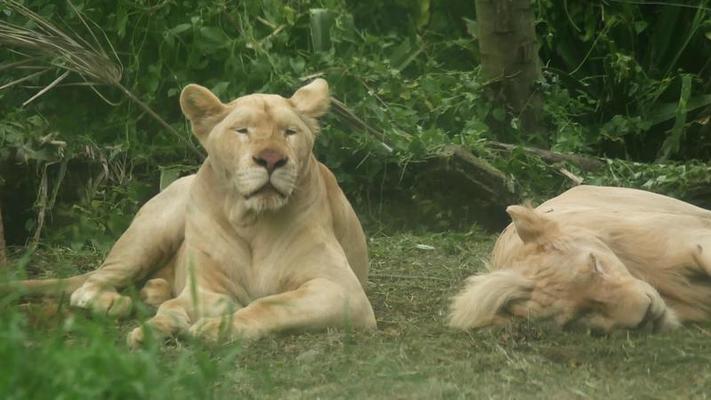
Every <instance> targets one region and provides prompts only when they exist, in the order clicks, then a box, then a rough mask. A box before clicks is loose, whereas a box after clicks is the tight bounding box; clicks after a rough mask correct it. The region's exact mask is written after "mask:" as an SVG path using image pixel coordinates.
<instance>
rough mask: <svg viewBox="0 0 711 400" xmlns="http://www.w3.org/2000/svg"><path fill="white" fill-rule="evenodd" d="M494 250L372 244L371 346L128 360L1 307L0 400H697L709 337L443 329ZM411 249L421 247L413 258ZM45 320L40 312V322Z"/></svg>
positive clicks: (94, 334) (454, 237)
mask: <svg viewBox="0 0 711 400" xmlns="http://www.w3.org/2000/svg"><path fill="white" fill-rule="evenodd" d="M492 243H493V238H492V237H490V236H487V235H484V234H482V233H479V232H477V231H474V232H473V233H470V234H459V233H451V234H411V233H396V234H392V235H390V236H385V235H384V234H378V235H376V236H374V237H372V238H371V239H370V254H371V278H370V286H369V288H368V294H369V297H370V299H371V301H372V303H373V306H374V308H375V312H376V315H377V318H378V330H377V331H376V332H372V333H363V332H342V331H328V332H322V333H305V334H293V335H283V336H275V337H269V338H265V339H262V340H259V341H257V342H254V343H250V344H246V345H245V346H243V347H240V346H238V345H230V346H215V347H208V346H203V345H200V344H198V343H190V342H185V341H183V340H171V341H170V342H169V343H167V345H165V346H157V345H152V346H149V347H148V348H147V349H145V350H142V351H137V352H129V351H128V349H127V348H126V346H125V345H124V337H125V334H126V332H127V331H128V330H129V329H130V328H132V327H133V326H135V325H136V323H137V322H136V320H135V319H132V320H129V321H125V322H114V321H110V320H104V319H96V318H88V317H86V316H84V315H83V314H79V313H75V314H69V315H68V316H67V315H66V313H65V312H61V313H58V314H56V315H54V316H52V315H51V314H52V312H49V313H48V314H49V315H44V316H43V314H42V310H43V309H45V308H46V307H43V306H42V304H40V305H36V306H35V307H34V308H31V309H29V311H28V308H27V307H26V306H25V307H24V308H23V310H24V311H22V312H21V311H18V310H19V308H18V306H17V304H16V303H17V301H16V299H9V298H8V299H5V300H3V301H2V302H1V303H0V313H1V314H0V360H1V361H0V365H1V366H0V371H2V372H1V373H0V398H3V399H12V398H33V399H43V398H52V399H57V398H65V399H76V398H107V399H108V398H117V399H119V398H121V399H125V398H150V399H163V398H165V399H183V398H185V399H188V398H191V399H194V398H201V399H210V398H232V399H251V398H255V399H284V398H287V399H302V398H303V399H315V398H323V399H338V398H343V399H353V398H363V399H366V398H367V399H439V398H443V399H470V398H477V399H479V398H481V399H485V398H515V399H521V398H543V399H570V398H606V399H626V398H627V399H670V398H707V397H709V396H710V395H709V393H711V390H710V389H709V386H710V385H709V384H711V350H710V349H711V346H710V344H711V337H710V336H711V333H710V332H709V331H711V325H708V324H706V325H701V326H689V327H685V328H683V329H681V330H678V331H676V332H673V333H670V334H664V335H645V334H636V333H630V334H626V333H622V334H619V335H614V336H609V337H608V336H602V337H600V336H591V335H589V334H587V333H585V332H580V331H577V332H561V331H559V330H557V329H555V328H552V327H550V326H547V325H545V324H532V323H529V322H527V321H521V322H518V323H516V324H514V325H513V326H511V327H509V328H506V329H503V330H499V331H489V332H479V333H465V332H457V331H452V330H450V329H447V328H446V327H445V325H444V319H445V315H446V309H447V305H448V298H449V297H450V296H451V295H452V294H454V293H455V291H456V290H457V289H458V288H459V286H460V284H461V281H462V279H463V278H464V277H465V276H467V275H469V274H470V273H472V272H475V271H477V270H480V269H482V268H483V261H482V260H483V259H485V257H486V255H487V253H488V251H489V250H490V248H491V245H492ZM418 244H425V245H429V246H433V247H434V249H433V250H424V249H420V248H418V247H417V245H418ZM33 260H36V261H37V263H36V264H33V265H34V268H33V274H36V275H41V276H48V275H52V274H51V273H50V272H49V271H53V270H61V271H62V273H66V272H68V271H70V270H71V268H72V267H73V268H77V267H78V266H79V265H81V268H82V269H83V268H85V267H86V266H87V265H91V264H95V263H96V262H98V260H99V255H98V254H86V253H82V254H78V253H75V252H72V251H67V250H61V249H47V250H44V251H43V252H41V253H40V254H38V255H36V256H35V257H34V258H33ZM50 311H51V310H50Z"/></svg>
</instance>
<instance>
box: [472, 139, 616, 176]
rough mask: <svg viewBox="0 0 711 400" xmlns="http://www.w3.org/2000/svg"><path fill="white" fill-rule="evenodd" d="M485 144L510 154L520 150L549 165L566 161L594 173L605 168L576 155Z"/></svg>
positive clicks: (493, 143) (600, 162)
mask: <svg viewBox="0 0 711 400" xmlns="http://www.w3.org/2000/svg"><path fill="white" fill-rule="evenodd" d="M486 143H487V145H489V146H490V147H493V148H495V149H498V150H504V151H507V152H512V151H514V150H516V149H521V150H523V151H524V152H526V153H529V154H533V155H536V156H538V157H540V158H541V159H543V160H544V161H547V162H549V163H557V162H563V161H566V162H569V163H571V164H573V165H575V166H577V167H578V168H580V169H582V170H583V171H586V172H590V171H594V170H597V169H600V168H602V167H604V166H605V163H604V162H603V161H601V160H599V159H597V158H593V157H586V156H581V155H578V154H563V153H556V152H554V151H550V150H544V149H539V148H536V147H526V146H517V145H513V144H508V143H501V142H495V141H488V142H486Z"/></svg>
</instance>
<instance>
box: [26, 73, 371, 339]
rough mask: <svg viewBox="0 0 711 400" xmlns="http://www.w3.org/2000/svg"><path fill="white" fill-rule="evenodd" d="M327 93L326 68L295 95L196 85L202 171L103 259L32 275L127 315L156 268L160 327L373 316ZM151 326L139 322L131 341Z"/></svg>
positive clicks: (186, 105) (150, 209) (358, 323)
mask: <svg viewBox="0 0 711 400" xmlns="http://www.w3.org/2000/svg"><path fill="white" fill-rule="evenodd" d="M329 101H330V97H329V92H328V84H327V83H326V81H324V80H323V79H317V80H315V81H313V82H312V83H311V84H309V85H307V86H305V87H302V88H301V89H299V90H298V91H297V92H296V93H295V94H294V95H293V96H292V97H291V98H288V99H287V98H283V97H281V96H277V95H269V94H253V95H249V96H244V97H240V98H238V99H236V100H234V101H232V102H230V103H227V104H223V103H222V102H220V100H219V99H218V98H217V97H215V95H213V94H212V93H211V92H210V91H209V90H207V89H206V88H204V87H201V86H198V85H188V86H187V87H185V89H183V91H182V93H181V95H180V106H181V108H182V110H183V113H184V114H185V116H186V117H187V118H188V119H189V120H190V122H191V125H192V130H193V133H194V134H195V136H196V137H197V138H198V139H199V141H200V143H201V144H202V145H203V147H204V148H205V149H206V150H207V153H208V157H207V159H206V160H205V162H204V163H203V165H202V166H201V167H200V170H199V171H198V172H197V174H195V175H192V176H188V177H184V178H182V179H179V180H177V181H175V182H174V183H173V184H171V185H170V186H169V187H167V188H166V189H165V190H164V191H163V192H161V193H160V194H158V195H156V196H155V197H154V198H152V199H151V200H150V201H149V202H147V203H146V204H145V205H144V206H143V207H142V208H141V210H140V211H139V212H138V214H137V215H136V217H135V219H134V220H133V222H132V223H131V226H130V227H129V228H128V230H127V231H126V232H125V233H124V234H123V235H122V236H121V237H120V238H119V240H118V242H116V244H115V245H114V247H113V248H112V249H111V252H110V253H109V255H108V257H107V258H106V261H104V263H103V264H102V265H101V267H100V268H99V269H98V270H96V271H94V272H91V273H89V274H86V275H82V276H78V277H74V278H69V279H65V280H51V281H25V282H24V283H23V284H24V286H25V287H26V288H27V289H28V290H29V291H30V292H34V293H37V292H48V291H52V290H56V288H57V287H60V286H63V287H64V289H63V290H64V291H66V292H71V298H70V299H71V300H70V301H71V304H72V305H73V306H76V307H81V308H90V309H93V310H94V311H98V312H102V313H108V314H109V315H124V314H127V313H128V312H129V311H130V309H131V299H130V298H129V297H126V296H122V295H120V294H119V293H118V290H120V289H122V288H125V287H127V286H129V285H132V284H135V283H137V282H142V281H145V280H146V279H148V281H147V283H146V285H145V287H144V288H143V290H142V291H141V296H142V297H143V299H144V300H145V301H146V302H147V303H149V304H152V305H156V306H159V307H158V311H157V313H156V315H155V316H154V317H153V318H151V319H150V320H148V321H147V322H146V323H145V325H147V326H149V327H150V328H152V330H153V331H154V332H155V333H156V334H157V335H160V336H167V335H175V334H180V333H186V332H189V333H190V334H192V335H194V336H198V337H201V338H205V339H208V340H215V339H217V338H218V337H220V336H221V335H224V336H226V337H227V338H228V339H229V338H236V337H240V338H255V337H259V336H262V335H266V334H269V333H272V332H278V331H285V330H292V329H318V328H325V327H340V326H344V325H349V326H352V327H355V328H373V327H375V318H374V315H373V309H372V308H371V305H370V302H369V301H368V299H367V297H366V295H365V292H364V287H365V284H366V280H367V274H368V259H367V252H366V243H365V236H364V234H363V230H362V228H361V226H360V223H359V222H358V219H357V217H356V215H355V213H354V211H353V209H352V208H351V205H350V203H349V202H348V200H347V199H346V197H345V196H344V195H343V192H342V191H341V189H340V188H339V186H338V183H337V182H336V179H335V177H334V176H333V174H332V173H331V172H330V171H329V170H328V168H326V167H325V166H324V165H323V164H321V163H319V162H318V161H317V160H316V158H315V157H314V155H313V154H312V148H313V144H314V139H315V138H316V136H317V134H318V131H319V127H318V123H317V121H316V118H317V117H320V116H321V115H323V114H324V113H326V111H327V110H328V107H329ZM74 289H76V290H74ZM144 335H145V331H144V329H143V328H136V329H135V330H133V331H132V332H131V333H130V334H129V335H128V343H129V345H130V346H133V347H135V346H138V345H140V344H141V343H142V342H143V341H144Z"/></svg>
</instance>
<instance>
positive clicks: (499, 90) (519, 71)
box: [475, 0, 543, 131]
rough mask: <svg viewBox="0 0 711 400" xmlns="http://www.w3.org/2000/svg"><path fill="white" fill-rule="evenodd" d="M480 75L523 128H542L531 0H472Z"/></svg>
mask: <svg viewBox="0 0 711 400" xmlns="http://www.w3.org/2000/svg"><path fill="white" fill-rule="evenodd" d="M475 6H476V15H477V25H478V27H479V52H480V53H481V68H482V74H483V78H484V79H485V80H487V81H489V82H491V88H492V91H493V93H492V94H493V96H494V99H495V100H496V101H497V102H501V103H503V105H505V106H507V108H509V109H510V110H511V111H513V112H514V113H517V114H518V115H519V118H520V121H521V126H522V127H523V129H524V130H526V131H538V130H540V128H541V115H542V109H543V101H542V97H541V95H540V93H537V92H536V90H535V87H534V85H535V82H536V81H537V80H539V79H540V78H541V62H540V60H539V57H538V47H539V45H538V42H537V40H536V29H535V16H534V15H533V8H532V5H531V0H475Z"/></svg>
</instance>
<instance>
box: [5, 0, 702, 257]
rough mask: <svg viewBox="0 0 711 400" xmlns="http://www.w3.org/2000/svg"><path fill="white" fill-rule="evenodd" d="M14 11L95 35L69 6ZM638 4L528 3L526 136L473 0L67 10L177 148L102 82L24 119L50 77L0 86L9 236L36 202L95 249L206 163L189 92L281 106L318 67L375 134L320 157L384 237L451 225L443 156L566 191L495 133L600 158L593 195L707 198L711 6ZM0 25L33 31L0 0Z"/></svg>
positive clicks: (53, 96) (340, 132)
mask: <svg viewBox="0 0 711 400" xmlns="http://www.w3.org/2000/svg"><path fill="white" fill-rule="evenodd" d="M22 3H23V4H24V5H25V6H27V7H28V8H30V9H32V10H34V11H35V12H37V13H39V14H40V15H41V16H43V17H45V18H47V19H48V20H50V21H52V22H53V23H55V24H57V25H58V26H60V27H62V28H63V29H65V30H66V31H68V32H73V33H74V34H75V35H78V36H82V37H89V36H88V35H89V29H87V27H86V26H85V25H84V24H83V23H82V22H81V19H80V18H79V16H78V14H77V12H76V11H75V9H74V8H73V7H72V6H70V4H69V3H67V2H64V1H49V0H25V1H23V2H22ZM643 3H644V2H626V1H618V0H614V1H612V0H606V1H589V2H570V1H564V2H563V7H561V4H560V2H558V1H552V0H537V1H534V2H533V4H534V7H535V12H536V15H537V17H538V18H539V20H538V23H537V31H538V35H539V41H540V44H541V50H540V56H541V58H542V60H543V64H544V65H545V68H544V80H543V81H541V82H540V85H539V90H540V91H542V92H543V95H544V99H545V104H544V113H545V116H544V120H545V124H546V129H545V130H544V132H543V133H539V134H535V135H533V134H531V133H530V132H523V131H522V130H521V129H520V127H519V124H518V120H517V116H516V115H514V114H512V113H511V112H510V110H507V109H506V108H505V107H503V106H501V105H497V104H494V103H492V102H490V101H489V100H488V99H487V96H486V87H487V82H483V81H482V79H480V77H479V72H478V47H477V45H478V43H477V37H476V15H475V10H474V4H473V2H472V1H464V0H418V1H406V0H395V1H389V2H380V1H370V0H368V1H355V0H320V1H306V0H291V1H276V0H264V1H236V2H228V1H220V0H212V1H207V0H200V1H181V0H162V1H156V0H118V1H111V2H109V1H88V0H75V1H73V2H72V4H73V5H74V7H75V8H76V10H79V12H80V13H81V15H82V16H84V17H85V18H87V19H88V20H90V21H92V23H91V24H90V26H91V30H92V31H93V32H95V33H97V37H98V39H97V40H98V42H99V43H101V44H102V46H103V47H105V48H109V47H110V46H112V47H113V48H114V49H115V50H116V53H117V56H118V59H119V60H120V63H121V64H122V66H123V79H122V83H123V84H124V86H126V87H128V88H130V90H131V91H132V92H134V93H135V94H137V95H138V96H139V97H140V98H141V99H142V100H143V101H144V102H146V103H147V104H149V105H150V107H151V108H153V109H154V110H155V111H156V112H157V113H158V114H160V115H161V116H162V117H163V118H164V119H165V120H167V121H169V122H170V123H171V124H172V125H173V126H174V127H175V129H177V130H178V131H179V132H181V133H182V134H183V136H184V139H185V140H182V141H181V140H177V139H176V138H175V137H173V136H171V135H170V134H168V133H167V132H166V131H165V129H164V128H162V127H161V126H160V125H159V124H158V123H156V122H155V120H153V119H151V118H150V117H149V116H148V115H147V114H146V113H145V112H144V111H143V110H141V109H140V108H139V107H137V106H136V105H135V104H134V103H132V102H130V101H129V100H128V99H127V98H126V97H125V96H123V95H122V93H121V92H120V91H118V90H117V89H115V88H111V87H97V88H96V89H97V90H98V91H99V92H100V93H101V95H102V97H104V98H105V99H106V100H108V101H104V100H102V98H100V97H99V96H98V95H97V94H96V93H95V92H93V91H92V90H90V89H89V88H88V87H86V86H82V79H81V78H80V77H79V76H76V75H74V76H71V78H70V79H69V80H68V81H64V83H69V84H62V85H60V86H58V87H56V88H54V89H52V90H51V91H49V92H48V93H46V94H45V95H43V96H41V97H40V98H39V99H37V100H35V101H33V102H31V103H30V104H29V105H27V106H26V107H22V106H21V104H22V102H24V101H25V100H27V99H28V98H30V97H31V96H32V95H34V94H35V93H36V92H37V91H38V90H40V89H41V88H43V87H45V86H46V85H47V84H48V83H49V82H51V81H52V80H54V79H55V78H56V77H57V76H59V74H60V73H61V72H62V71H61V70H60V69H56V68H55V69H52V70H50V71H48V72H46V73H44V74H41V75H39V76H37V77H34V78H32V79H29V80H27V81H24V82H22V84H19V85H14V86H12V87H10V88H7V89H4V90H0V115H2V116H3V117H2V119H1V120H0V168H1V169H0V179H1V180H0V204H2V206H3V209H4V210H5V225H6V226H7V228H6V229H7V233H6V234H7V236H8V239H9V241H10V242H11V243H12V244H23V243H25V242H26V241H27V240H28V238H29V237H31V236H32V234H33V232H36V230H37V225H38V217H37V215H38V213H39V210H41V209H43V208H44V209H46V210H48V211H49V217H48V223H49V229H45V230H43V231H42V233H43V237H44V238H45V239H46V240H48V241H49V242H50V243H61V244H66V245H69V246H71V247H74V248H79V247H83V246H91V247H96V248H100V249H103V248H105V247H106V246H107V245H108V244H110V242H111V239H112V238H115V237H116V236H117V235H118V234H119V233H120V232H121V231H122V230H123V229H124V228H125V227H126V226H127V224H128V222H129V221H130V218H131V216H132V215H133V214H134V212H135V210H136V208H137V206H138V205H140V204H141V203H142V202H143V201H145V200H146V199H147V198H148V197H150V196H151V195H152V194H154V193H155V192H156V191H157V190H158V189H159V186H160V182H161V180H163V181H167V180H170V179H171V178H172V177H175V176H178V175H180V174H186V173H189V172H191V171H193V170H194V169H195V168H196V166H197V165H198V163H199V159H198V158H197V157H195V156H194V155H193V154H192V153H190V152H189V151H188V149H187V145H186V141H187V140H192V139H191V138H190V135H189V133H188V127H187V126H186V124H185V123H184V119H183V117H182V116H181V115H180V111H179V107H178V100H177V99H178V94H179V90H180V88H181V87H182V86H184V85H186V84H187V83H190V82H197V83H200V84H202V85H205V86H207V87H208V88H210V89H212V90H213V91H214V92H215V93H216V94H218V95H219V96H220V97H221V98H223V99H230V98H233V97H236V96H239V95H242V94H246V93H251V92H257V91H259V92H273V93H279V94H282V95H285V96H288V95H289V94H290V93H291V92H292V91H293V90H295V88H297V87H299V86H300V85H301V84H302V83H303V81H304V80H305V79H308V78H309V77H311V76H314V75H315V74H319V75H323V76H324V77H325V78H326V79H327V80H328V81H329V82H330V84H331V86H332V93H333V95H334V96H336V97H337V98H338V99H340V100H341V101H343V102H344V103H345V104H346V105H347V106H348V107H349V108H350V109H352V111H353V112H354V113H355V114H356V115H357V116H359V117H360V118H361V119H363V120H364V121H365V122H366V123H367V124H369V125H370V126H371V127H374V128H375V132H377V133H373V132H368V131H365V130H363V129H358V128H357V127H354V125H353V124H349V123H347V122H346V121H344V120H343V119H339V118H338V117H336V116H335V115H330V116H328V117H326V118H325V120H324V121H323V124H324V125H325V127H324V130H323V132H324V134H323V135H322V137H321V138H320V141H319V143H318V145H317V146H318V148H317V153H318V156H319V158H320V159H321V160H322V161H324V162H325V163H326V164H327V165H329V166H330V167H331V168H332V169H333V170H334V171H335V172H336V174H337V176H338V177H339V180H340V182H341V184H342V185H343V186H344V188H345V189H346V191H347V192H348V195H349V197H350V198H351V199H352V200H353V201H354V202H355V203H356V205H357V207H358V208H359V209H360V210H361V214H362V215H364V216H365V218H366V220H368V218H369V217H371V218H370V220H372V221H376V222H375V224H376V225H377V224H378V223H379V222H378V221H382V220H384V219H387V217H386V216H385V215H386V214H388V212H387V211H388V210H389V209H398V207H393V206H392V204H393V203H402V202H406V203H407V204H408V205H410V210H412V209H414V210H416V211H417V213H418V215H419V216H420V218H418V221H419V222H418V223H421V224H425V222H423V221H425V220H435V221H440V222H439V223H438V224H435V227H436V228H439V229H442V228H446V227H449V226H450V225H451V221H453V220H456V219H457V218H458V217H459V216H458V215H457V207H456V206H449V205H448V204H447V203H446V201H441V199H439V201H437V199H433V198H431V197H427V196H425V195H423V193H421V191H419V192H418V190H417V176H418V175H417V172H418V171H420V170H421V169H422V168H423V167H424V166H426V165H427V164H426V161H427V160H428V159H431V158H432V157H435V156H437V154H438V152H439V151H440V150H441V149H442V147H443V146H444V145H446V144H450V143H454V144H460V145H463V146H465V147H466V148H468V149H470V150H471V151H472V152H473V153H474V154H476V155H477V156H479V157H482V158H483V159H485V160H487V161H489V162H491V163H492V164H493V165H494V166H496V167H497V168H499V169H501V170H502V171H504V172H505V173H506V174H508V175H509V176H510V177H511V178H512V179H513V180H514V181H515V182H516V184H517V186H516V189H517V194H518V197H519V198H534V199H538V198H541V197H544V196H547V195H550V194H552V193H557V192H559V191H561V190H563V189H565V188H566V187H568V186H570V185H571V183H570V181H568V180H567V179H566V178H565V177H564V176H563V175H561V174H560V173H559V170H560V167H561V165H551V164H550V163H546V162H544V161H542V160H540V159H538V158H536V157H533V156H531V155H530V154H528V153H526V152H525V151H522V150H521V151H518V150H517V151H513V152H503V153H502V152H500V151H497V150H495V149H493V148H492V147H491V146H489V145H488V143H490V141H491V140H497V141H502V142H507V143H513V144H521V145H528V146H536V147H541V148H549V149H552V150H554V151H559V152H576V153H579V154H584V155H588V156H595V157H604V158H606V159H607V160H608V161H606V167H605V168H602V169H600V170H597V171H594V172H585V171H581V170H579V169H577V168H576V167H575V166H574V165H566V166H565V168H567V169H569V170H571V171H572V172H573V173H575V174H578V175H580V176H582V177H583V178H585V181H586V182H591V183H601V184H616V185H625V186H636V187H644V188H647V189H651V190H657V191H662V192H665V193H669V194H672V195H676V196H680V197H682V198H686V199H688V200H690V201H694V202H697V203H699V204H707V205H708V204H709V203H706V202H707V201H708V198H709V197H710V196H709V193H708V190H707V189H705V188H707V187H708V186H709V183H711V173H710V172H711V170H710V168H709V167H708V165H707V164H706V162H708V160H709V157H710V156H711V133H709V125H708V121H709V110H710V108H709V104H711V94H708V93H709V80H708V74H709V69H710V67H709V63H710V61H709V60H711V41H710V40H709V38H710V37H711V17H710V13H711V12H710V11H709V8H708V7H709V2H708V1H699V2H696V3H694V4H691V5H688V4H681V5H662V4H658V3H654V4H643ZM697 3H698V4H697ZM314 9H325V10H327V11H326V14H325V15H326V18H325V19H324V20H319V21H321V22H323V21H325V22H327V24H326V25H325V26H326V27H328V26H329V24H328V22H329V21H330V22H331V23H330V28H329V29H326V32H317V31H315V28H316V27H315V26H314V21H313V18H312V17H311V15H312V14H313V13H314V12H316V11H314ZM0 18H3V19H6V20H7V21H9V22H13V23H15V24H19V25H25V26H26V25H27V24H28V22H27V21H26V20H25V19H23V18H22V17H21V16H19V15H17V14H14V13H13V12H11V11H10V9H9V7H7V5H5V6H4V5H3V2H0ZM314 36H318V38H325V41H324V40H321V41H318V40H315V38H314ZM109 43H110V46H109ZM15 50H16V49H12V48H2V49H0V68H2V66H6V65H9V64H10V63H13V62H16V61H18V60H23V59H25V57H24V56H22V55H20V54H17V52H16V51H15ZM33 65H34V64H30V65H26V66H25V67H24V68H23V69H4V70H3V74H2V75H1V76H0V86H3V85H4V84H7V83H10V82H14V81H15V80H17V79H18V78H21V77H23V76H26V75H28V74H29V73H32V72H33V71H34V70H32V69H27V68H28V67H32V66H33ZM109 102H112V103H114V104H113V105H112V104H109ZM193 144H195V141H193ZM38 188H39V189H38ZM43 190H44V191H45V193H46V194H45V196H44V201H43V200H42V191H43ZM453 191H456V188H453ZM48 206H49V207H48ZM410 220H412V219H411V218H410ZM378 226H379V225H378Z"/></svg>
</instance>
